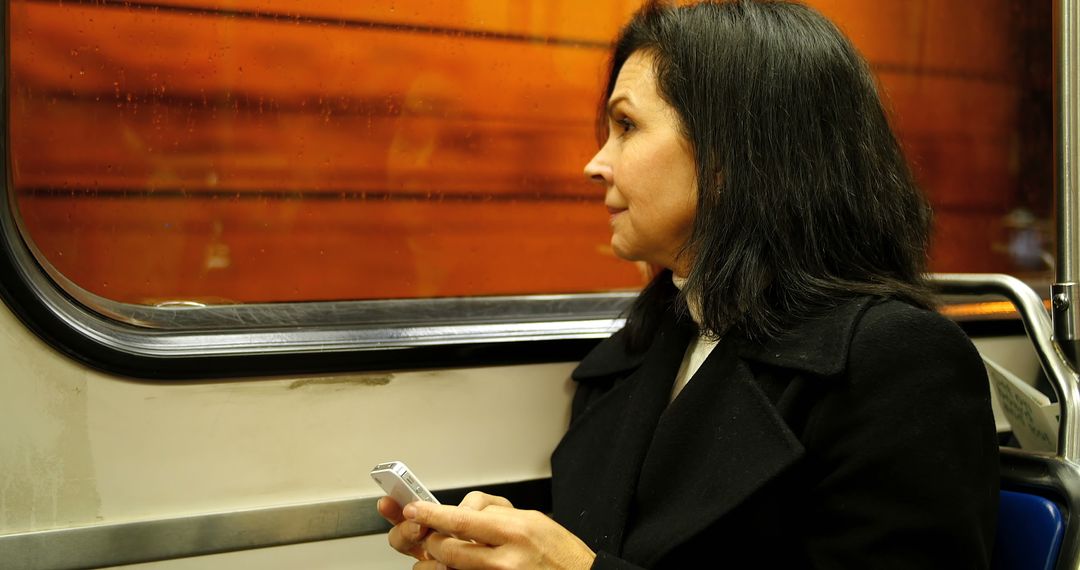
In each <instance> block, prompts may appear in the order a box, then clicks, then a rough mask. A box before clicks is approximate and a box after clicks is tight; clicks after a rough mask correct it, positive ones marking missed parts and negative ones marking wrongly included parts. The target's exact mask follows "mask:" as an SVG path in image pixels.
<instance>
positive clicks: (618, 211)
mask: <svg viewBox="0 0 1080 570" xmlns="http://www.w3.org/2000/svg"><path fill="white" fill-rule="evenodd" d="M607 211H608V215H609V216H610V221H611V222H612V223H614V222H615V218H617V217H619V214H621V213H623V212H625V211H626V208H612V207H611V206H608V207H607Z"/></svg>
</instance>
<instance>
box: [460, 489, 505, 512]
mask: <svg viewBox="0 0 1080 570" xmlns="http://www.w3.org/2000/svg"><path fill="white" fill-rule="evenodd" d="M492 505H498V506H500V507H513V506H514V505H512V504H511V503H510V500H509V499H507V498H505V497H500V496H498V495H489V494H487V493H484V492H482V491H471V492H470V493H469V494H468V495H465V498H464V499H463V500H462V501H461V503H460V504H458V506H459V507H462V508H466V509H472V510H474V511H482V510H484V509H486V508H487V507H490V506H492Z"/></svg>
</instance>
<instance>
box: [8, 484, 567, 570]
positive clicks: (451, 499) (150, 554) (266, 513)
mask: <svg viewBox="0 0 1080 570" xmlns="http://www.w3.org/2000/svg"><path fill="white" fill-rule="evenodd" d="M475 488H477V489H481V490H483V491H485V492H488V493H491V494H495V495H500V496H504V497H507V498H509V499H510V500H511V502H513V503H514V504H515V505H516V506H518V507H519V508H526V509H538V510H545V511H546V510H549V509H550V480H549V479H532V480H527V481H519V482H514V483H503V484H497V485H487V486H478V487H475ZM472 489H473V488H468V489H449V490H442V491H436V492H435V495H436V496H437V497H438V499H439V500H440V501H442V502H444V503H449V504H457V503H458V502H459V501H460V500H461V498H462V497H463V496H464V495H465V493H466V492H468V491H470V490H472ZM377 501H378V497H365V498H354V499H345V500H338V501H324V502H312V503H307V504H297V505H287V506H279V507H269V508H258V509H246V510H236V511H230V512H219V513H207V514H199V515H190V516H182V517H175V518H167V519H158V520H145V521H134V522H125V523H117V524H103V525H92V526H83V527H73V528H62V529H54V530H41V531H33V532H24V533H17V534H7V535H0V567H2V568H19V569H20V570H62V569H70V568H97V567H101V566H118V565H121V564H134V563H138V562H152V561H155V560H169V559H173V558H183V557H188V556H202V555H207V554H217V553H222V552H233V551H237V550H247V549H252V548H266V547H272V546H284V545H288V544H298V543H302V542H312V541H317V540H332V539H336V538H346V537H353V536H365V535H371V534H379V533H383V532H386V531H387V530H388V529H389V525H388V524H387V523H386V521H384V520H383V519H382V517H380V516H379V514H378V512H377V511H376V509H375V503H376V502H377Z"/></svg>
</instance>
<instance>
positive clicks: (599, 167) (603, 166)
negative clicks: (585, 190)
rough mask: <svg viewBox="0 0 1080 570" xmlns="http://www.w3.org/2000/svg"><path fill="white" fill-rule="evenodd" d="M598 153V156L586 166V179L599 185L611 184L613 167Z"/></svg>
mask: <svg viewBox="0 0 1080 570" xmlns="http://www.w3.org/2000/svg"><path fill="white" fill-rule="evenodd" d="M602 152H603V151H601V152H598V153H596V156H594V157H592V160H590V161H589V163H588V164H586V165H585V177H586V178H588V179H589V180H591V181H593V182H595V183H597V184H605V185H607V184H611V165H610V164H608V163H607V162H606V161H605V160H603V159H602V157H601V156H600V154H601V153H602Z"/></svg>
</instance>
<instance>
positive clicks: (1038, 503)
mask: <svg viewBox="0 0 1080 570" xmlns="http://www.w3.org/2000/svg"><path fill="white" fill-rule="evenodd" d="M998 505H999V506H998V525H997V540H996V541H995V544H994V557H993V560H992V561H991V564H990V567H991V568H994V569H995V570H1053V569H1054V565H1055V564H1056V563H1057V557H1058V552H1059V551H1060V550H1061V538H1062V536H1063V535H1064V534H1065V520H1064V518H1063V517H1062V516H1061V509H1059V508H1058V506H1057V504H1055V503H1054V502H1053V501H1050V500H1048V499H1046V498H1045V497H1040V496H1038V495H1032V494H1028V493H1018V492H1015V491H1001V500H1000V502H999V503H998Z"/></svg>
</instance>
